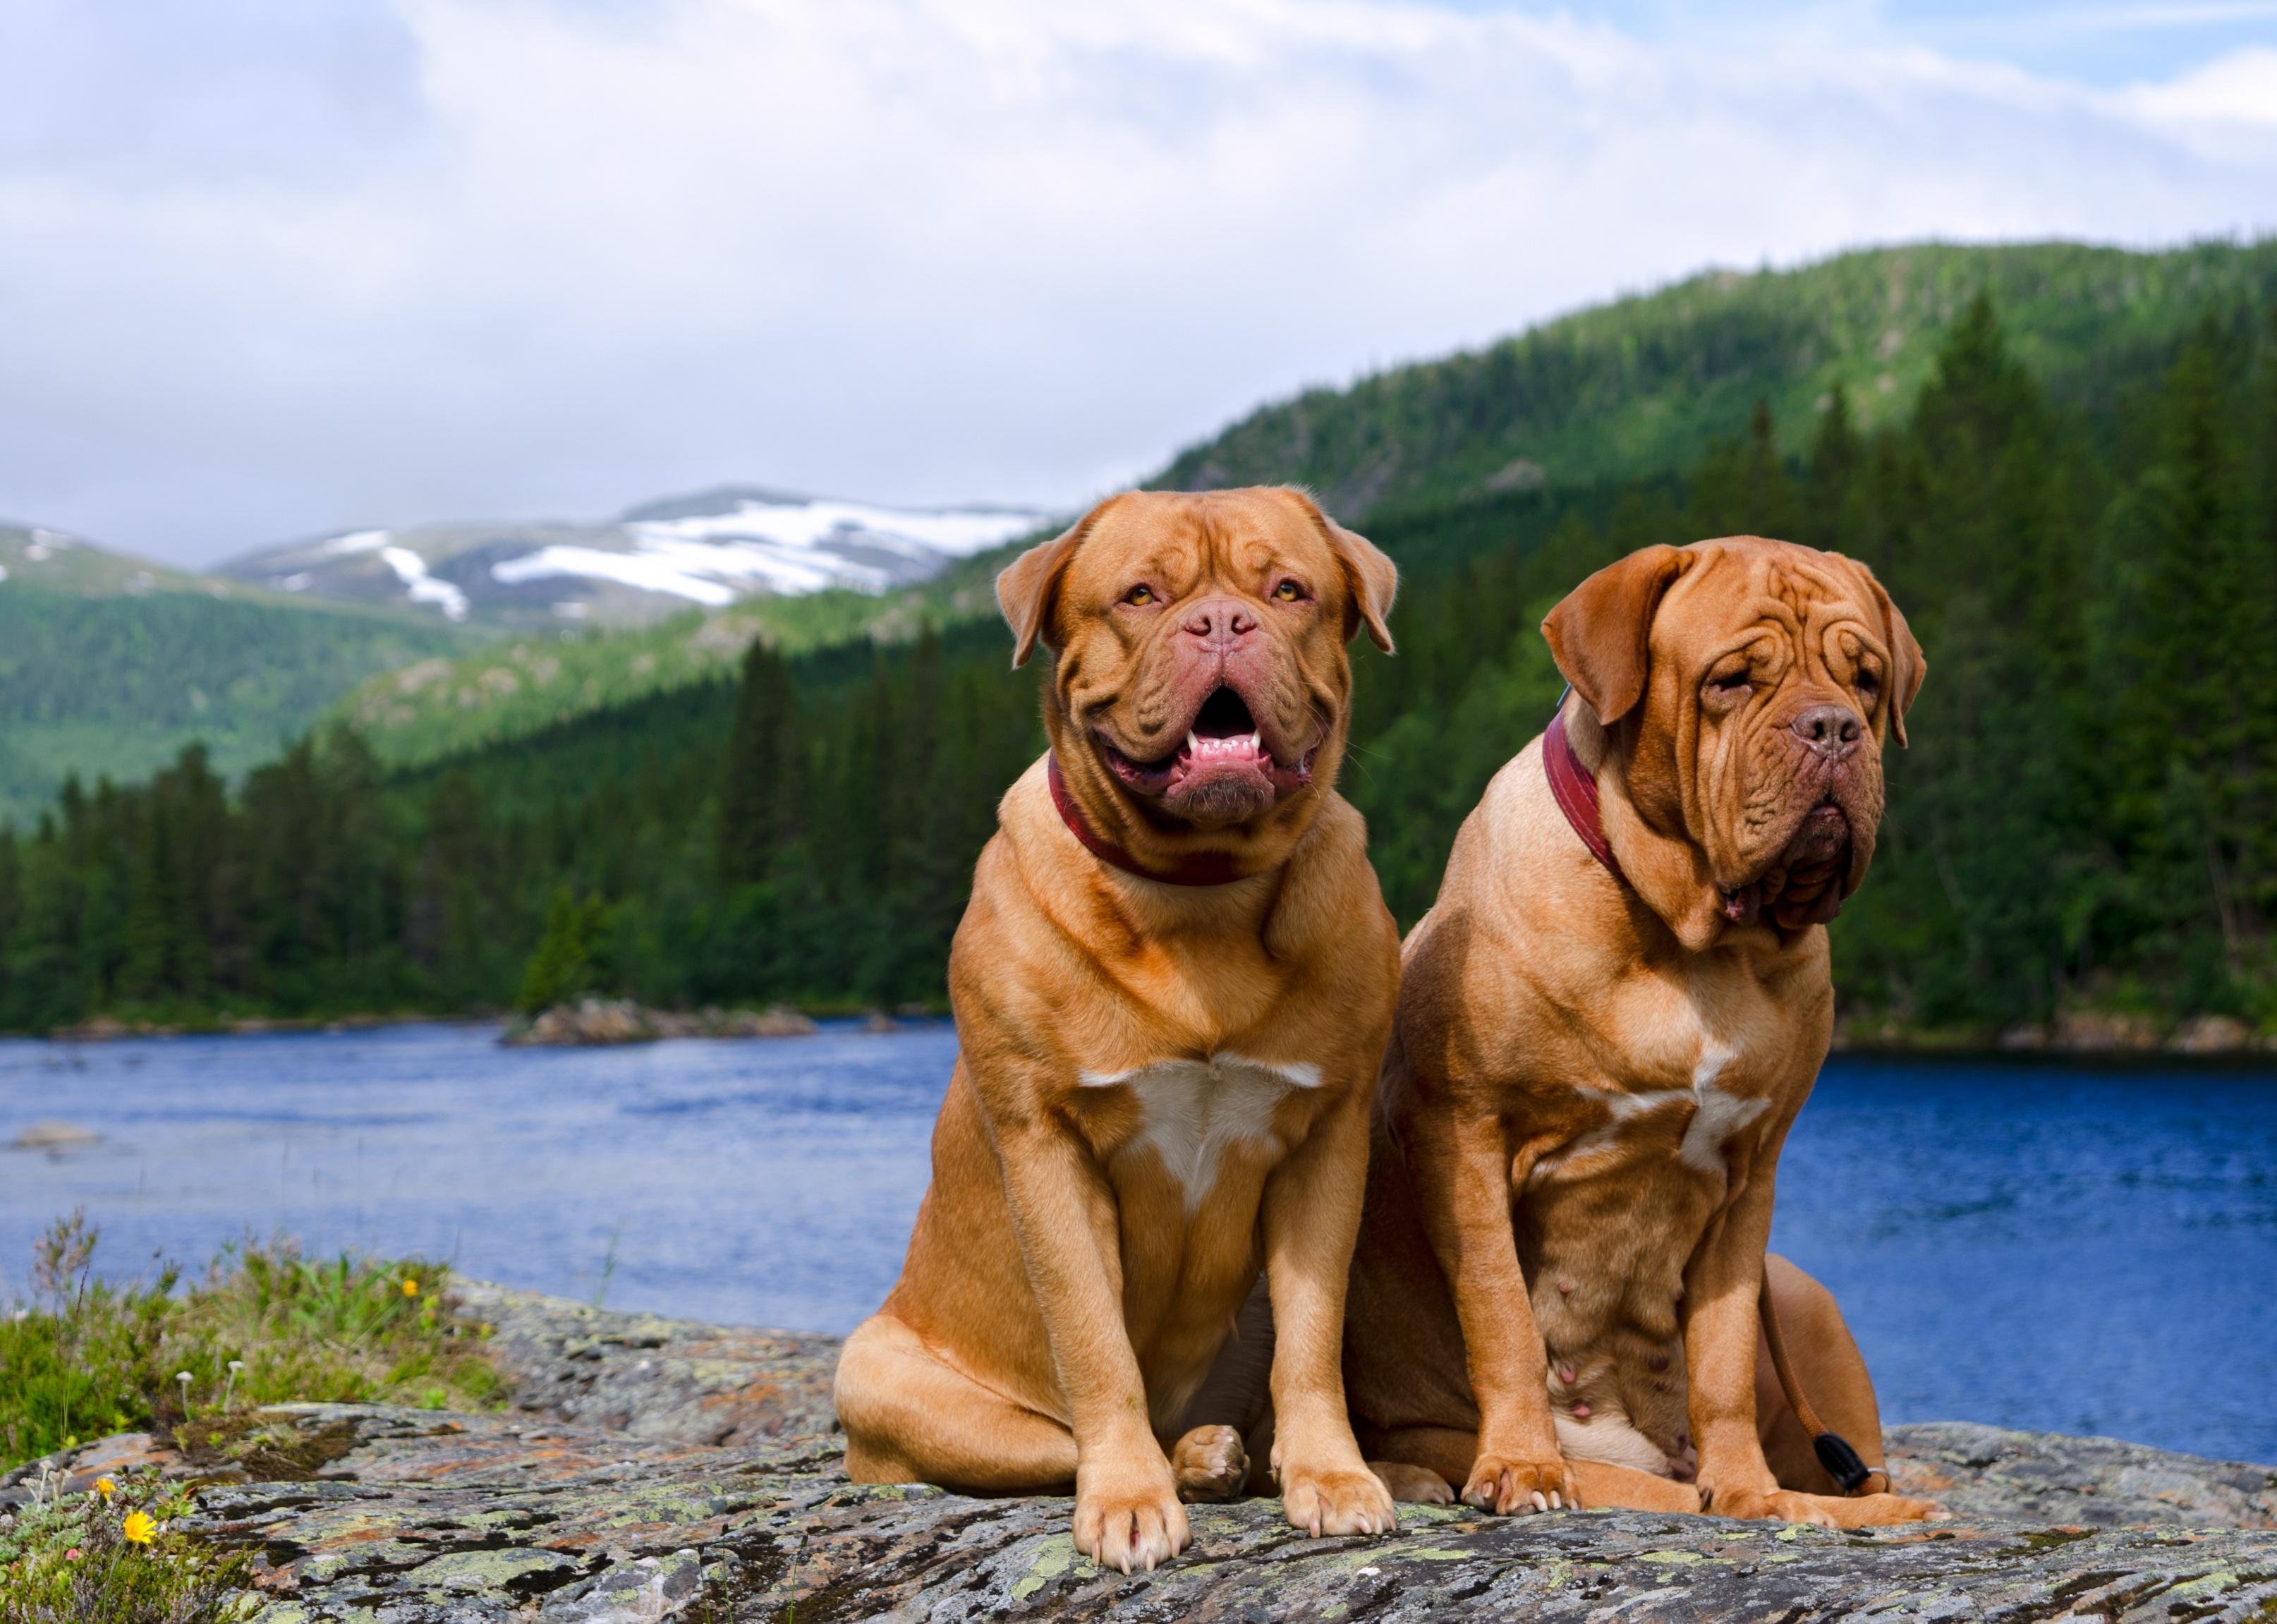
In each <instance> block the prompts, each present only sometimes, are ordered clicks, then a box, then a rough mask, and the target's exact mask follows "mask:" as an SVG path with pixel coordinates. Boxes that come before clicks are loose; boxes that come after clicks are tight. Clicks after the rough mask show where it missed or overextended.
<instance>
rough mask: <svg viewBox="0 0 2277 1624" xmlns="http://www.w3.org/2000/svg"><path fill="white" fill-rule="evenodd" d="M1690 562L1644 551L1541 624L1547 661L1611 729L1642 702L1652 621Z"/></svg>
mask: <svg viewBox="0 0 2277 1624" xmlns="http://www.w3.org/2000/svg"><path fill="white" fill-rule="evenodd" d="M1692 558H1693V555H1692V554H1691V553H1687V552H1686V551H1685V550H1684V549H1683V548H1681V547H1640V548H1639V549H1637V551H1635V552H1634V553H1630V554H1629V555H1628V556H1627V557H1626V558H1625V559H1623V560H1621V561H1620V562H1619V563H1618V564H1608V565H1606V566H1605V567H1604V568H1603V569H1601V570H1599V571H1598V572H1597V573H1596V574H1595V575H1594V576H1590V577H1589V578H1588V580H1587V581H1584V582H1582V583H1581V584H1580V585H1579V586H1577V587H1575V588H1574V589H1573V591H1570V592H1568V593H1566V594H1565V598H1564V599H1563V600H1562V601H1560V602H1559V604H1558V606H1557V607H1556V608H1554V609H1552V610H1551V611H1550V618H1549V619H1547V620H1545V621H1542V636H1543V637H1545V638H1547V639H1548V640H1549V643H1550V658H1552V659H1553V660H1557V668H1558V670H1560V671H1562V672H1564V673H1565V680H1566V681H1567V682H1571V683H1573V691H1574V692H1575V693H1577V694H1579V695H1580V696H1581V698H1582V699H1583V701H1584V702H1586V703H1587V704H1588V707H1589V708H1590V709H1591V710H1592V711H1595V713H1597V720H1598V721H1601V722H1603V724H1604V725H1605V726H1606V727H1608V728H1610V727H1611V726H1612V725H1613V724H1614V723H1615V722H1617V721H1620V719H1621V718H1622V717H1624V716H1626V715H1627V714H1628V713H1630V712H1631V711H1633V710H1634V709H1635V708H1636V705H1637V701H1638V700H1640V699H1641V698H1644V682H1645V663H1646V660H1647V649H1648V646H1649V644H1650V641H1651V637H1652V617H1653V615H1654V614H1655V613H1656V611H1657V610H1658V609H1659V608H1660V600H1661V599H1663V598H1664V597H1666V596H1667V594H1668V589H1669V588H1670V587H1671V586H1672V585H1673V584H1674V583H1675V582H1676V577H1677V576H1680V575H1682V574H1683V573H1684V572H1685V571H1686V570H1687V569H1689V568H1691V567H1692Z"/></svg>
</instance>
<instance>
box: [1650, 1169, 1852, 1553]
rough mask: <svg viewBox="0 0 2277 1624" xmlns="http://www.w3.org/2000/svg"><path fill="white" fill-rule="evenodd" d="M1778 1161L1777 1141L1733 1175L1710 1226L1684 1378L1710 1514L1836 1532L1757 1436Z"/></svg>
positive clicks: (1692, 1279)
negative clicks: (1732, 1190)
mask: <svg viewBox="0 0 2277 1624" xmlns="http://www.w3.org/2000/svg"><path fill="white" fill-rule="evenodd" d="M1779 1137H1784V1134H1783V1132H1782V1133H1781V1135H1780V1136H1779ZM1754 1163H1755V1165H1754V1167H1753V1168H1752V1170H1734V1177H1735V1178H1739V1179H1744V1181H1745V1182H1744V1183H1742V1184H1741V1185H1740V1189H1739V1192H1738V1193H1737V1194H1735V1195H1734V1196H1732V1199H1731V1201H1729V1203H1727V1204H1726V1205H1725V1208H1724V1210H1723V1211H1722V1212H1721V1213H1719V1214H1717V1216H1716V1217H1715V1218H1714V1220H1712V1221H1711V1222H1710V1224H1709V1226H1708V1232H1707V1233H1706V1234H1705V1235H1703V1236H1702V1238H1701V1240H1700V1245H1699V1247H1697V1248H1696V1249H1695V1250H1694V1252H1693V1254H1692V1258H1691V1261H1690V1262H1689V1263H1688V1264H1687V1266H1686V1268H1685V1271H1684V1307H1683V1312H1682V1315H1681V1317H1682V1320H1683V1324H1684V1374H1685V1379H1686V1380H1687V1383H1688V1384H1690V1388H1691V1393H1690V1403H1689V1410H1690V1414H1691V1421H1692V1438H1693V1442H1694V1445H1697V1447H1698V1449H1699V1452H1700V1471H1699V1479H1698V1482H1699V1489H1700V1501H1701V1509H1702V1510H1703V1511H1706V1512H1708V1513H1710V1514H1711V1515H1714V1516H1718V1517H1775V1518H1778V1519H1779V1520H1780V1521H1786V1522H1815V1523H1817V1524H1819V1525H1821V1526H1822V1527H1825V1528H1832V1527H1834V1526H1835V1525H1836V1519H1835V1517H1834V1516H1833V1515H1832V1513H1831V1511H1830V1510H1829V1509H1828V1507H1827V1506H1825V1505H1824V1504H1823V1503H1821V1502H1820V1500H1819V1497H1817V1496H1816V1495H1809V1494H1798V1493H1793V1492H1791V1491H1786V1490H1783V1489H1781V1488H1780V1487H1779V1485H1778V1478H1777V1477H1776V1476H1775V1475H1773V1474H1772V1472H1771V1465H1770V1463H1769V1462H1768V1461H1767V1460H1764V1459H1763V1437H1762V1436H1761V1434H1759V1433H1758V1432H1757V1431H1756V1430H1755V1338H1756V1323H1757V1320H1756V1314H1757V1310H1756V1307H1755V1300H1756V1298H1757V1296H1758V1295H1760V1294H1761V1292H1762V1291H1763V1251H1764V1248H1765V1247H1768V1246H1769V1245H1770V1244H1771V1207H1772V1201H1773V1197H1774V1193H1775V1186H1776V1180H1775V1178H1774V1177H1773V1169H1774V1168H1775V1167H1776V1166H1777V1163H1778V1143H1777V1142H1776V1140H1774V1142H1773V1143H1771V1145H1770V1146H1768V1147H1766V1148H1765V1149H1764V1150H1763V1151H1761V1152H1759V1153H1758V1154H1757V1155H1756V1156H1755V1158H1754Z"/></svg>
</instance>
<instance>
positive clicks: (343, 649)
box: [0, 528, 472, 827]
mask: <svg viewBox="0 0 2277 1624" xmlns="http://www.w3.org/2000/svg"><path fill="white" fill-rule="evenodd" d="M0 572H4V574H0V824H4V823H7V822H11V821H12V822H14V823H16V824H18V825H19V826H26V827H28V825H29V824H30V823H31V822H32V821H33V820H35V819H36V818H37V817H38V816H39V815H40V813H41V812H42V811H43V810H45V809H47V808H49V807H50V806H52V805H53V804H54V802H55V797H56V793H57V790H58V789H60V788H61V787H62V784H63V782H64V780H65V777H66V776H67V775H69V774H74V773H76V774H79V775H80V777H81V778H82V779H84V780H86V781H87V782H89V783H90V784H91V783H93V782H95V780H96V779H98V778H102V777H109V778H110V779H113V780H115V781H120V782H124V781H126V780H129V779H137V778H143V777H147V776H148V774H151V773H153V772H155V771H156V769H157V768H159V767H160V766H164V764H165V763H167V762H168V761H170V760H171V759H173V758H174V757H175V755H176V754H177V753H178V752H179V751H180V750H181V748H182V747H183V746H184V745H185V744H187V743H193V742H202V743H205V744H206V745H207V746H208V748H209V751H210V753H211V758H212V760H213V763H214V766H215V767H216V768H217V770H218V771H220V772H222V773H224V774H232V775H233V774H237V773H239V772H240V771H242V770H243V769H245V768H247V767H249V766H253V765H254V764H255V762H258V761H265V760H267V759H270V758H271V757H273V756H275V755H276V753H277V752H278V750H279V749H280V748H281V747H282V746H283V745H284V744H285V743H287V742H288V741H290V740H291V739H293V737H295V736H298V735H299V734H301V732H303V731H305V730H306V729H307V728H308V727H309V725H310V724H311V723H312V722H314V721H316V718H317V717H318V716H319V715H321V714H322V713H323V712H324V709H325V707H326V706H327V705H331V703H332V702H333V701H334V700H336V699H337V698H339V695H340V694H342V693H343V692H345V691H346V690H348V689H350V688H353V687H354V686H355V684H356V683H358V682H362V681H363V680H364V679H365V678H367V677H369V676H370V675H372V674H373V673H375V672H378V671H385V670H388V669H391V668H392V667H397V666H401V665H405V664H408V663H410V662H412V661H415V660H423V659H429V658H432V657H435V656H438V655H442V654H446V653H455V652H459V651H460V650H462V649H464V648H466V647H467V646H468V643H469V642H470V641H472V639H471V638H470V637H469V636H468V634H467V633H464V632H462V631H460V630H457V629H453V628H448V627H441V626H434V625H429V624H425V623H423V622H422V621H415V620H413V619H412V618H410V617H409V616H407V615H406V616H399V615H395V614H374V613H366V612H359V611H356V610H353V609H342V608H338V607H333V606H325V605H317V604H308V603H302V602H300V601H297V600H294V599H285V598H281V597H279V596H278V595H276V594H274V593H270V592H265V591H261V590H259V589H257V588H253V587H247V586H245V585H242V584H240V583H235V582H227V581H219V580H215V579H212V578H209V577H206V576H191V575H185V574H182V573H180V572H179V571H175V570H169V569H165V568H162V567H160V566H157V565H155V564H145V563H142V562H141V561H139V560H133V559H126V558H121V557H119V556H118V554H116V553H106V552H104V551H103V550H102V549H100V548H96V547H91V546H88V545H86V544H84V543H81V542H77V541H74V540H72V539H71V538H65V537H62V536H58V535H57V534H55V533H54V532H52V531H47V530H27V529H20V528H0Z"/></svg>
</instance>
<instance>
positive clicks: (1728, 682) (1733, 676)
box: [1708, 670, 1755, 694]
mask: <svg viewBox="0 0 2277 1624" xmlns="http://www.w3.org/2000/svg"><path fill="white" fill-rule="evenodd" d="M1708 686H1709V687H1710V689H1712V690H1714V691H1716V692H1717V693H1719V694H1736V693H1744V692H1746V691H1747V690H1748V689H1750V688H1753V687H1754V686H1755V682H1754V680H1753V679H1752V678H1750V677H1749V676H1748V674H1747V672H1746V671H1744V670H1740V671H1727V672H1725V674H1724V675H1722V676H1711V677H1710V678H1709V679H1708Z"/></svg>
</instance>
